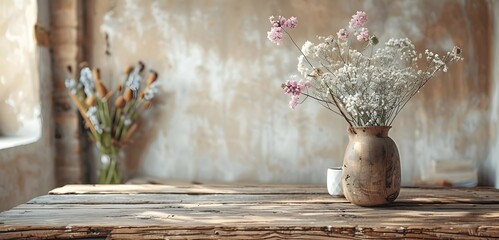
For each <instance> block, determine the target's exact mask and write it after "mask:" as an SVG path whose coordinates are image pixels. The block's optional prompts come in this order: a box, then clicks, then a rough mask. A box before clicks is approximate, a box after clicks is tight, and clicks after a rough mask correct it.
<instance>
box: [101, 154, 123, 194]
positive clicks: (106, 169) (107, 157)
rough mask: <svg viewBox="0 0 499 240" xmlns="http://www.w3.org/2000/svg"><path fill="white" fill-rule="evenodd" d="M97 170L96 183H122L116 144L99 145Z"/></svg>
mask: <svg viewBox="0 0 499 240" xmlns="http://www.w3.org/2000/svg"><path fill="white" fill-rule="evenodd" d="M99 153H100V156H99V157H100V158H99V160H100V161H99V170H98V173H97V174H98V175H97V183H98V184H120V183H123V177H122V176H123V174H122V171H121V164H120V159H119V149H118V148H117V147H116V146H112V145H111V146H108V147H104V146H102V145H101V146H100V147H99Z"/></svg>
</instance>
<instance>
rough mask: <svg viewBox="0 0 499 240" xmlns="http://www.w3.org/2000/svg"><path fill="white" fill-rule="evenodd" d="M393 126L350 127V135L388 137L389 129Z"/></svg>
mask: <svg viewBox="0 0 499 240" xmlns="http://www.w3.org/2000/svg"><path fill="white" fill-rule="evenodd" d="M390 128H392V127H391V126H372V127H351V128H348V134H349V135H350V136H377V137H388V131H390Z"/></svg>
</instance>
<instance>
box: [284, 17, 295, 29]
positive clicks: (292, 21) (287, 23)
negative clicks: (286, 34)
mask: <svg viewBox="0 0 499 240" xmlns="http://www.w3.org/2000/svg"><path fill="white" fill-rule="evenodd" d="M297 24H298V21H297V19H296V17H290V18H289V19H288V20H286V21H285V22H284V24H282V26H283V27H285V28H295V27H296V25H297Z"/></svg>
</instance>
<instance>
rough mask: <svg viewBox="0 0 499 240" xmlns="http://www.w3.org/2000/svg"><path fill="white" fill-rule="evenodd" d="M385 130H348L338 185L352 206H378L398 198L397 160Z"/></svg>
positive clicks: (395, 149)
mask: <svg viewBox="0 0 499 240" xmlns="http://www.w3.org/2000/svg"><path fill="white" fill-rule="evenodd" d="M389 130H390V127H387V126H375V127H354V128H349V129H348V136H349V142H348V146H347V149H346V151H345V157H344V159H343V177H342V185H343V194H344V195H345V198H346V199H347V200H348V201H350V202H351V203H353V204H355V205H359V206H366V207H368V206H380V205H384V204H388V203H391V202H393V201H394V200H395V199H396V198H397V197H398V195H399V192H400V157H399V152H398V149H397V145H396V144H395V142H394V141H393V140H392V139H391V138H390V137H388V131H389Z"/></svg>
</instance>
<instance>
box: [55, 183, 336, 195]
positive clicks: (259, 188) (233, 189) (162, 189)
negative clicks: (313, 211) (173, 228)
mask: <svg viewBox="0 0 499 240" xmlns="http://www.w3.org/2000/svg"><path fill="white" fill-rule="evenodd" d="M95 193H104V194H150V193H157V194H281V193H283V194H294V193H296V194H304V193H307V194H326V193H327V189H326V187H325V186H319V185H236V186H234V185H203V184H194V185H193V184H179V185H155V184H144V185H127V184H124V185H105V184H101V185H66V186H64V187H60V188H56V189H54V190H52V191H50V192H49V194H95Z"/></svg>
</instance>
